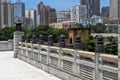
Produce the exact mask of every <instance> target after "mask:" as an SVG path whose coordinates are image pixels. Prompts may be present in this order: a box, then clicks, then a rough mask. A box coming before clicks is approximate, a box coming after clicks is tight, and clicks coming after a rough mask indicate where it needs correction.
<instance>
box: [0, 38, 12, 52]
mask: <svg viewBox="0 0 120 80" xmlns="http://www.w3.org/2000/svg"><path fill="white" fill-rule="evenodd" d="M11 50H13V40H8V41H0V51H11Z"/></svg>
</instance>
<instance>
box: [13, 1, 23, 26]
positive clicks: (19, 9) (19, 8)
mask: <svg viewBox="0 0 120 80" xmlns="http://www.w3.org/2000/svg"><path fill="white" fill-rule="evenodd" d="M13 6H14V22H17V21H18V19H20V20H21V22H22V23H23V24H25V4H24V3H23V2H21V0H18V1H17V2H16V3H13Z"/></svg>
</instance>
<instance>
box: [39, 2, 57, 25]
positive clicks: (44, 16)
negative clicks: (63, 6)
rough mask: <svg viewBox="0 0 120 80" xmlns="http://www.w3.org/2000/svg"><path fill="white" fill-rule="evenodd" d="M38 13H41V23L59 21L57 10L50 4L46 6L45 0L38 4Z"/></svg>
mask: <svg viewBox="0 0 120 80" xmlns="http://www.w3.org/2000/svg"><path fill="white" fill-rule="evenodd" d="M38 15H40V24H50V23H54V22H57V18H56V10H55V9H54V8H51V7H50V6H45V5H44V4H43V2H40V3H39V4H38Z"/></svg>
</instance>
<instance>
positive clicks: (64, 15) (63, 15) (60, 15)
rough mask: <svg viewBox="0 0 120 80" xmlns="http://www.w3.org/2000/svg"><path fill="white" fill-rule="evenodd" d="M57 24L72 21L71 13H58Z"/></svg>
mask: <svg viewBox="0 0 120 80" xmlns="http://www.w3.org/2000/svg"><path fill="white" fill-rule="evenodd" d="M56 15H57V22H63V21H68V20H70V11H57V12H56Z"/></svg>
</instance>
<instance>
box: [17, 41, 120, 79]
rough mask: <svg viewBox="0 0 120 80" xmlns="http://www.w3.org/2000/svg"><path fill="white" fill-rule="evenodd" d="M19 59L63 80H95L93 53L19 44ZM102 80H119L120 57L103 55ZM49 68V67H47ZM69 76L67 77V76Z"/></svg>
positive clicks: (100, 67)
mask: <svg viewBox="0 0 120 80" xmlns="http://www.w3.org/2000/svg"><path fill="white" fill-rule="evenodd" d="M18 50H19V51H18V52H19V53H17V57H18V58H20V59H22V60H24V61H26V62H28V63H30V64H32V65H34V66H36V67H38V68H41V69H43V70H45V71H47V72H49V73H51V74H54V75H56V76H58V77H60V78H61V79H63V80H78V79H76V78H73V77H72V78H71V77H70V76H69V77H68V74H69V75H71V76H74V77H77V78H79V79H82V80H95V79H94V76H95V63H94V60H95V58H94V56H95V53H93V52H86V51H77V50H74V49H67V48H60V47H54V46H46V45H39V44H31V43H21V42H19V49H18ZM100 56H101V59H102V64H100V65H99V70H100V71H101V72H100V74H101V78H102V80H118V56H114V55H107V54H101V55H100ZM46 66H47V67H46ZM66 74H67V75H66Z"/></svg>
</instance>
